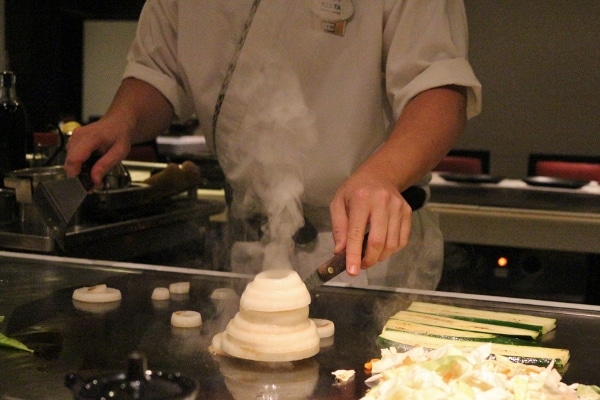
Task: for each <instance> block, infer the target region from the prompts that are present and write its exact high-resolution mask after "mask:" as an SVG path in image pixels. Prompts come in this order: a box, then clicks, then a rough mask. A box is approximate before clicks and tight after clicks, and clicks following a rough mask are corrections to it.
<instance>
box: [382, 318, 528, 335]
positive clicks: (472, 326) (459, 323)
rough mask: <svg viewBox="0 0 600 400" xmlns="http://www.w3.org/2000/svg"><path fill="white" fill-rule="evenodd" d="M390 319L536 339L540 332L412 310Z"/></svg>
mask: <svg viewBox="0 0 600 400" xmlns="http://www.w3.org/2000/svg"><path fill="white" fill-rule="evenodd" d="M391 319H398V320H402V321H409V322H415V323H419V324H424V325H431V326H438V327H445V328H452V329H459V330H463V331H472V332H485V333H491V334H494V335H503V336H510V337H520V338H531V339H536V338H537V337H538V336H539V334H540V333H539V332H538V331H535V330H529V329H522V328H514V327H512V326H502V325H493V324H486V323H482V322H472V321H464V320H460V319H454V318H448V317H442V316H439V315H433V314H423V313H420V312H413V311H399V312H397V313H396V314H394V315H393V316H392V317H391Z"/></svg>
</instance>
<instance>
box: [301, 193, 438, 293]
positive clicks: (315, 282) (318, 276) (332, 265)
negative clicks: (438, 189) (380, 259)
mask: <svg viewBox="0 0 600 400" xmlns="http://www.w3.org/2000/svg"><path fill="white" fill-rule="evenodd" d="M402 196H403V197H404V199H405V200H406V202H407V203H408V205H410V207H411V208H412V210H413V211H417V210H418V209H420V208H421V207H423V205H424V204H425V201H426V200H427V192H425V190H424V189H423V188H421V187H418V186H411V187H409V188H408V189H406V190H405V191H403V192H402ZM368 238H369V233H368V232H367V233H366V234H365V237H364V239H363V247H362V256H363V257H364V256H365V251H366V250H367V239H368ZM345 270H346V251H345V250H344V251H343V252H341V253H340V254H337V255H335V256H333V257H332V258H330V259H329V260H327V261H326V262H325V263H323V264H322V265H321V266H320V267H319V268H317V269H316V270H315V271H313V272H312V273H311V274H310V275H309V276H308V277H307V278H306V279H304V284H305V285H306V288H307V289H308V291H309V292H310V291H312V290H314V289H316V288H318V287H319V286H321V285H323V284H324V283H326V282H327V281H330V280H331V279H333V278H334V277H336V276H337V275H339V274H341V273H342V272H344V271H345Z"/></svg>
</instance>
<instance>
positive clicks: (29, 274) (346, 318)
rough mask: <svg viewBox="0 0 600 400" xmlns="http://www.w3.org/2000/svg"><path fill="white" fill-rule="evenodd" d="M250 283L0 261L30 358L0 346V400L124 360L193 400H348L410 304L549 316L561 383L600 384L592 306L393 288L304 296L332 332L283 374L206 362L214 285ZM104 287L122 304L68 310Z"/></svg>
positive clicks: (171, 271)
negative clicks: (339, 379)
mask: <svg viewBox="0 0 600 400" xmlns="http://www.w3.org/2000/svg"><path fill="white" fill-rule="evenodd" d="M250 279H251V277H250V276H245V275H237V274H230V273H222V272H210V271H201V270H190V269H182V268H167V267H157V266H156V267H152V266H145V265H139V264H124V263H106V262H100V261H93V260H74V259H65V258H58V257H49V256H31V255H22V254H16V253H8V252H0V315H4V316H5V317H6V319H5V321H4V322H3V323H2V324H0V330H2V332H3V333H5V334H8V335H9V336H12V337H15V338H17V339H20V340H22V341H23V342H25V343H26V344H27V345H29V346H30V347H32V348H34V349H36V350H37V351H38V352H37V354H36V355H31V354H29V353H26V352H21V351H15V350H10V349H3V348H0V399H15V398H19V399H33V398H35V399H64V398H68V397H69V391H68V389H67V388H66V387H65V386H64V384H63V381H64V377H65V375H66V374H67V373H69V372H73V371H77V372H79V373H80V374H82V375H86V376H91V375H98V373H101V372H102V373H106V372H109V371H113V370H122V369H123V368H124V367H125V365H126V361H127V356H128V354H129V353H130V352H131V351H133V350H139V351H141V352H143V353H144V354H145V355H146V357H147V359H148V367H149V368H150V369H162V370H178V371H180V372H181V373H182V374H185V375H187V376H190V377H193V378H195V379H197V380H198V382H199V384H200V391H199V395H198V398H201V399H245V398H252V399H255V398H286V399H287V398H291V395H290V393H294V394H297V395H298V397H297V398H306V399H357V398H360V397H361V396H362V395H363V394H364V393H365V391H366V386H365V384H364V380H365V378H366V375H365V372H364V371H363V364H364V362H365V361H367V360H369V359H370V358H372V357H376V356H378V355H379V349H378V348H377V345H376V342H375V340H376V337H377V335H378V333H379V332H380V329H381V327H382V325H383V323H384V322H385V320H386V319H387V318H388V317H389V316H390V315H391V314H393V313H394V312H396V311H398V310H399V309H403V308H405V307H407V306H408V305H409V304H410V302H411V301H414V300H422V301H432V302H439V303H444V304H451V305H458V306H470V307H477V308H481V309H491V310H502V311H516V312H526V313H530V314H534V315H544V316H552V317H555V318H557V329H556V330H555V331H554V332H552V333H551V334H548V335H547V336H546V337H545V338H544V344H545V345H547V346H554V347H566V348H568V349H569V350H570V351H571V361H570V363H569V366H568V368H567V370H566V372H565V374H564V378H563V380H564V381H565V382H567V383H573V382H581V383H587V384H598V383H599V382H600V336H599V335H598V334H597V332H598V326H599V323H600V307H594V306H584V305H574V304H565V303H547V302H539V301H534V300H525V299H510V298H494V297H485V296H473V295H464V294H450V293H439V292H422V291H410V290H400V289H393V288H382V287H377V288H351V287H343V286H333V285H325V286H322V287H320V288H319V289H317V290H316V291H315V292H314V293H313V301H312V304H311V306H310V315H311V316H312V317H316V318H326V319H330V320H332V321H333V322H334V323H335V327H336V333H335V336H334V340H333V343H329V344H328V343H324V346H325V347H322V349H321V351H320V353H319V354H318V355H316V356H315V357H313V358H311V359H308V360H304V361H299V362H293V363H285V365H273V364H262V363H256V362H250V361H241V360H235V359H229V358H223V357H217V356H214V355H212V354H211V353H210V352H209V350H208V346H209V344H210V343H211V340H212V337H213V336H214V334H215V333H217V332H220V331H222V330H223V329H224V328H225V325H226V324H227V322H228V321H229V319H230V318H231V317H232V316H233V315H234V313H235V312H236V311H237V307H238V304H239V303H238V302H239V299H237V298H234V299H233V300H213V299H211V298H210V294H211V293H212V291H213V290H214V289H217V288H221V287H228V288H232V289H233V290H234V291H235V292H236V293H237V294H238V295H240V294H241V293H242V292H243V289H244V287H245V285H246V284H247V283H248V282H249V280H250ZM179 281H189V282H190V283H191V289H190V294H189V296H188V297H185V298H173V299H171V300H170V301H169V302H168V303H166V304H164V303H163V304H160V303H153V302H152V300H151V298H150V295H151V293H152V290H153V289H154V288H155V287H157V286H166V285H168V284H169V283H173V282H179ZM99 283H106V284H107V285H109V286H110V287H115V288H118V289H120V290H121V292H122V295H123V299H122V300H121V302H120V304H119V305H118V307H115V308H113V309H110V310H104V311H102V310H97V312H94V310H93V309H90V310H84V309H77V308H76V307H75V305H74V304H73V302H72V300H71V295H72V292H73V290H74V289H76V288H78V287H81V286H89V285H93V284H99ZM182 309H191V310H196V311H199V312H200V313H201V314H202V317H203V321H204V323H203V325H202V327H201V328H200V329H197V330H194V329H191V330H181V329H174V328H172V327H171V325H170V322H169V321H170V315H171V313H172V312H173V311H176V310H182ZM337 369H353V370H355V371H356V378H355V380H354V381H352V382H350V383H348V384H347V385H345V386H336V385H334V379H333V376H332V375H331V373H332V372H333V371H335V370H337Z"/></svg>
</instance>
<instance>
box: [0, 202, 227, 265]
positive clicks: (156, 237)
mask: <svg viewBox="0 0 600 400" xmlns="http://www.w3.org/2000/svg"><path fill="white" fill-rule="evenodd" d="M223 209H224V205H223V204H222V203H220V202H217V201H208V200H199V199H193V198H187V197H184V198H179V199H175V200H173V201H171V202H168V203H161V204H158V205H156V207H154V208H152V207H149V206H148V207H147V208H145V210H141V211H146V212H147V213H146V214H141V215H140V214H137V215H128V214H127V213H124V212H122V213H120V214H119V218H120V219H118V220H115V219H113V220H103V221H97V220H95V221H94V220H85V219H84V220H81V221H80V222H79V223H78V224H76V225H72V226H69V227H68V228H67V231H66V235H65V248H64V250H62V249H60V248H58V247H57V246H56V244H55V242H54V240H53V239H52V238H51V237H50V235H49V234H48V232H47V228H46V227H45V226H43V225H40V224H32V223H23V222H20V221H14V222H12V223H8V224H0V248H2V249H5V250H16V251H29V252H37V253H45V254H59V255H67V256H73V257H94V258H102V259H106V260H130V259H132V258H134V257H136V256H138V255H140V254H141V253H144V252H146V253H148V252H151V251H152V252H158V251H160V250H162V249H165V248H166V247H167V246H168V245H170V244H172V243H174V242H175V241H177V240H179V241H182V240H185V239H186V235H188V237H189V238H194V237H197V236H198V231H199V230H200V229H202V227H203V226H206V225H207V223H208V219H209V217H210V216H211V215H214V214H218V213H220V212H222V211H223ZM138 211H139V210H138ZM148 211H151V212H148ZM194 232H196V233H194Z"/></svg>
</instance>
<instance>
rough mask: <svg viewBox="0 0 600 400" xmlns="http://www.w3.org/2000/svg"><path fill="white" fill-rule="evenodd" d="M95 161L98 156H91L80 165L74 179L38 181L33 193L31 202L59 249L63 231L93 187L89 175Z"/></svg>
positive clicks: (61, 243)
mask: <svg viewBox="0 0 600 400" xmlns="http://www.w3.org/2000/svg"><path fill="white" fill-rule="evenodd" d="M99 158H100V155H99V154H97V153H95V154H93V155H92V156H91V157H90V158H89V159H88V160H87V161H86V162H85V163H83V165H82V166H81V173H80V174H79V175H78V176H76V177H72V178H64V179H58V180H54V181H47V182H39V183H38V184H37V185H36V187H35V190H34V192H33V201H34V203H35V205H36V206H37V208H38V210H39V211H40V214H41V215H42V218H43V219H44V222H45V223H46V225H47V226H48V234H49V236H50V237H51V238H52V239H54V240H55V241H56V242H57V244H58V245H59V246H60V248H61V249H63V250H64V249H65V234H66V231H67V228H68V226H69V224H70V223H71V221H72V220H73V217H74V216H75V213H76V212H77V210H78V209H79V207H80V206H81V204H82V203H83V201H84V200H85V198H86V196H87V195H88V192H89V191H90V190H91V189H92V188H93V187H94V183H93V182H92V178H91V176H90V172H91V170H92V166H93V165H94V163H95V162H96V161H97V160H98V159H99Z"/></svg>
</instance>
